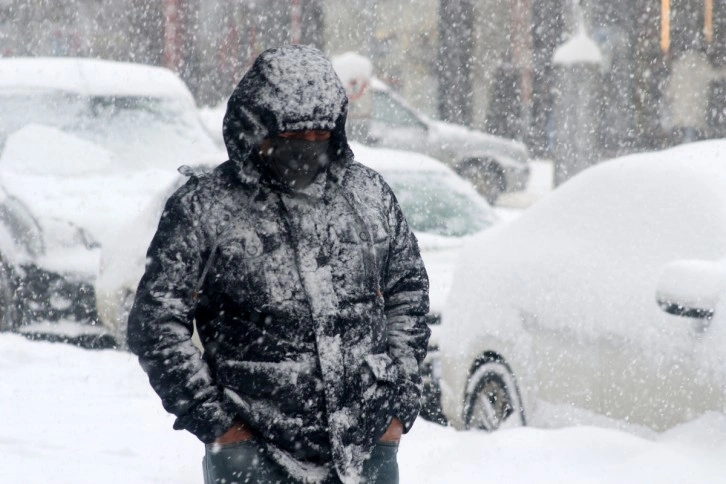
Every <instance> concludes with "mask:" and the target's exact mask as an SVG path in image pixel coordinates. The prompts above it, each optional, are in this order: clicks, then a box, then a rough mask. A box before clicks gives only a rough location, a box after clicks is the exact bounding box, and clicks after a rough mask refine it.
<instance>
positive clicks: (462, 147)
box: [332, 52, 529, 203]
mask: <svg viewBox="0 0 726 484" xmlns="http://www.w3.org/2000/svg"><path fill="white" fill-rule="evenodd" d="M332 62H333V66H334V67H335V70H336V72H337V73H338V76H339V77H340V79H341V81H343V85H344V86H345V87H346V91H347V94H348V99H349V108H348V109H349V114H348V126H347V132H348V136H349V137H350V139H352V140H354V141H359V142H361V143H364V144H366V145H370V146H376V147H381V148H395V149H401V150H411V151H416V152H419V153H423V154H426V155H428V156H432V157H434V158H436V159H438V160H440V161H442V162H444V163H446V164H448V165H449V166H451V167H452V168H453V169H454V170H455V171H456V172H457V173H459V175H461V176H462V177H464V178H466V179H467V180H469V181H470V182H471V183H472V184H473V185H474V186H475V187H476V189H477V190H478V191H479V193H481V194H482V195H483V196H485V197H486V198H487V200H488V201H489V202H491V203H493V202H494V201H496V199H497V198H498V196H499V195H500V194H501V193H502V192H515V191H521V190H524V189H525V188H526V187H527V182H528V179H529V165H528V161H529V155H528V152H527V148H526V146H525V145H524V144H523V143H521V142H519V141H515V140H511V139H506V138H502V137H500V136H494V135H491V134H487V133H484V132H482V131H477V130H474V129H469V128H467V127H465V126H461V125H457V124H452V123H446V122H443V121H438V120H434V119H430V118H428V117H427V116H424V115H423V114H421V113H419V112H418V111H417V110H416V109H414V108H413V107H411V106H410V105H408V104H407V103H406V102H405V101H404V100H403V99H402V98H401V97H400V96H398V95H397V94H396V93H395V92H394V91H393V90H392V89H391V88H390V87H389V86H388V85H386V84H385V83H384V82H383V81H381V80H380V79H378V78H377V77H375V76H373V75H372V72H373V68H372V65H371V62H370V61H369V60H368V59H366V58H365V57H362V56H360V55H358V54H355V53H352V52H348V53H345V54H342V55H339V56H336V57H333V58H332Z"/></svg>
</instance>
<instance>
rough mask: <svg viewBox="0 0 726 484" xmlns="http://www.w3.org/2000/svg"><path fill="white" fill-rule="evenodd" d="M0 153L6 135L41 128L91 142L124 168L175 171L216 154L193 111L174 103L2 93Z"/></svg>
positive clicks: (100, 97) (155, 99)
mask: <svg viewBox="0 0 726 484" xmlns="http://www.w3.org/2000/svg"><path fill="white" fill-rule="evenodd" d="M0 112H2V113H4V114H3V116H2V117H1V118H0V148H2V147H3V146H4V144H5V141H6V139H7V137H8V136H9V135H11V134H12V133H13V132H15V131H17V130H19V129H21V128H22V127H24V126H26V125H29V124H42V125H45V126H50V127H53V128H57V129H60V130H62V131H63V132H65V133H67V134H72V135H74V136H77V137H79V138H83V139H85V140H87V141H90V142H92V143H95V144H97V145H99V146H101V147H103V148H105V149H107V150H108V151H110V152H111V153H113V155H114V157H115V159H116V160H117V161H119V162H120V164H121V165H123V166H124V167H126V168H143V167H145V166H149V165H155V166H160V165H161V166H166V165H172V164H173V165H174V166H178V165H179V164H181V163H184V162H188V161H194V157H195V156H200V155H204V154H208V153H210V152H212V151H214V145H213V142H212V140H211V139H210V138H209V136H208V135H207V134H206V132H205V131H204V129H203V128H202V126H201V124H200V123H199V121H198V120H197V119H196V115H195V111H194V106H193V105H189V106H187V105H186V104H185V103H183V102H181V101H178V100H175V99H164V98H152V97H140V96H81V95H75V94H68V93H62V92H42V93H0Z"/></svg>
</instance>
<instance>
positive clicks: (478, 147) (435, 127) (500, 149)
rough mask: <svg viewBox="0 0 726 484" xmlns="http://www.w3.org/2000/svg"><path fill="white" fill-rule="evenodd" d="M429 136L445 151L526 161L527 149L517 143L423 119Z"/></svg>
mask: <svg viewBox="0 0 726 484" xmlns="http://www.w3.org/2000/svg"><path fill="white" fill-rule="evenodd" d="M424 120H425V121H426V123H427V124H428V126H429V130H430V132H431V134H432V135H433V136H434V137H436V138H437V139H439V140H440V141H441V143H442V145H443V146H445V147H446V148H447V149H449V150H452V151H457V152H463V151H464V152H467V153H471V154H475V153H477V152H481V153H482V154H486V153H492V152H495V153H497V154H498V155H499V156H505V157H507V158H511V159H512V160H517V161H521V162H525V161H527V148H526V147H525V145H524V144H523V143H521V142H519V141H515V140H510V139H506V138H501V137H499V136H494V135H491V134H487V133H484V132H482V131H478V130H474V129H470V128H467V127H466V126H461V125H458V124H453V123H447V122H444V121H438V120H434V119H430V118H426V117H424Z"/></svg>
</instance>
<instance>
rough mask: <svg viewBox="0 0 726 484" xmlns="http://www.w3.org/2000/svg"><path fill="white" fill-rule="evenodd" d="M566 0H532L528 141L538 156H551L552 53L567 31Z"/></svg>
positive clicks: (532, 150)
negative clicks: (530, 93) (531, 77)
mask: <svg viewBox="0 0 726 484" xmlns="http://www.w3.org/2000/svg"><path fill="white" fill-rule="evenodd" d="M564 2H565V0H536V1H534V2H532V24H533V25H532V49H533V53H532V57H533V59H532V69H533V79H532V124H531V126H530V129H529V132H528V136H527V144H528V145H529V148H530V151H531V153H532V155H533V156H537V157H548V156H551V153H550V148H551V138H552V129H551V126H550V119H551V116H552V92H551V89H552V54H553V53H554V51H555V49H556V48H557V46H558V45H559V44H560V42H561V41H562V34H563V32H565V31H566V29H565V17H564V8H565V4H564ZM568 6H569V5H568Z"/></svg>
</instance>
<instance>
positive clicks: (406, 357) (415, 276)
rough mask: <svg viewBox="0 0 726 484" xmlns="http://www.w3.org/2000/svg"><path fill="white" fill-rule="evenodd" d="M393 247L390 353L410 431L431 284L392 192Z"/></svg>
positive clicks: (388, 295) (388, 287)
mask: <svg viewBox="0 0 726 484" xmlns="http://www.w3.org/2000/svg"><path fill="white" fill-rule="evenodd" d="M390 197H391V201H390V209H389V227H391V229H392V231H391V238H392V240H391V244H390V252H389V258H388V267H387V270H386V275H385V282H384V288H383V296H384V298H385V313H386V319H387V320H388V352H389V354H390V355H391V356H392V358H393V360H394V362H395V364H396V367H397V368H398V382H397V383H398V398H397V403H396V405H397V408H396V413H395V415H396V417H398V419H399V420H400V421H401V423H402V424H403V428H404V432H408V431H409V429H410V428H411V426H412V425H413V421H414V420H415V419H416V416H417V415H418V412H419V410H420V408H421V393H422V384H421V371H420V367H421V365H422V364H423V360H424V358H425V357H426V351H427V349H428V340H429V335H430V334H431V330H430V329H429V327H428V325H427V324H426V320H425V316H426V314H427V313H428V311H429V293H428V291H429V281H428V276H427V274H426V269H425V268H424V264H423V260H422V259H421V254H420V252H419V249H418V243H417V242H416V237H415V236H414V235H413V233H412V232H411V230H410V228H409V226H408V223H407V222H406V219H405V217H404V216H403V212H401V208H400V207H399V205H398V202H397V201H396V198H395V196H394V195H393V193H392V192H390Z"/></svg>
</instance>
